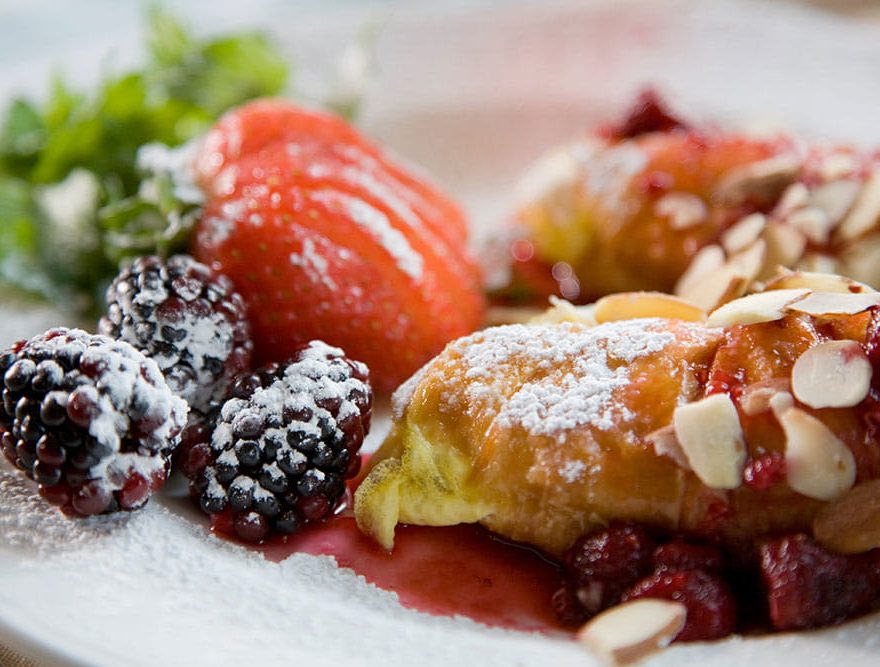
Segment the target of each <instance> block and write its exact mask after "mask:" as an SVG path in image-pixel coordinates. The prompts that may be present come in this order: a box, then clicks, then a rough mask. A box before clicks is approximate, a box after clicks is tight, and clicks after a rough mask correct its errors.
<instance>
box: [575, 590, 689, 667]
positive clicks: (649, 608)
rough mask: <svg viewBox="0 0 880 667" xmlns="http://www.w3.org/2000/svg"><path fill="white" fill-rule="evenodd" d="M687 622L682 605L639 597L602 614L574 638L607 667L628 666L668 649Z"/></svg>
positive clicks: (684, 608)
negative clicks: (615, 666) (609, 666)
mask: <svg viewBox="0 0 880 667" xmlns="http://www.w3.org/2000/svg"><path fill="white" fill-rule="evenodd" d="M686 619H687V607H685V606H684V605H683V604H682V603H681V602H673V601H672V600H660V599H654V598H641V599H638V600H632V601H630V602H624V603H623V604H620V605H617V606H616V607H612V608H611V609H608V610H606V611H604V612H602V613H601V614H599V615H598V616H596V617H594V618H593V619H592V620H590V621H589V622H588V623H587V624H586V625H584V626H583V627H582V628H581V629H580V630H579V631H578V634H577V637H578V640H579V641H580V642H581V643H583V644H585V645H586V646H587V647H589V648H590V649H591V650H592V651H593V652H594V653H596V655H597V656H598V657H599V658H600V659H601V660H603V661H604V662H605V663H606V664H608V665H629V664H631V663H633V662H636V661H638V660H641V659H642V658H644V657H646V656H648V655H650V654H651V653H654V652H655V651H658V650H660V649H662V648H665V647H666V646H668V645H669V643H670V642H671V641H672V640H673V639H675V637H676V636H677V635H678V633H679V632H681V630H682V628H684V623H685V620H686Z"/></svg>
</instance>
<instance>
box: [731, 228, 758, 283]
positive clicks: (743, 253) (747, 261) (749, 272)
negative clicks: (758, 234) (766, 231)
mask: <svg viewBox="0 0 880 667" xmlns="http://www.w3.org/2000/svg"><path fill="white" fill-rule="evenodd" d="M766 257H767V244H766V243H765V242H764V241H763V239H758V240H757V241H755V242H754V243H752V244H751V245H750V246H747V247H746V248H743V249H742V250H740V251H739V252H738V253H736V254H733V255H731V256H730V257H729V258H728V259H727V263H728V265H729V266H731V267H732V268H733V269H735V270H736V271H738V272H739V273H740V275H742V276H743V277H744V278H745V279H746V280H747V281H748V282H749V284H751V283H752V281H753V280H755V278H757V277H758V274H759V273H761V269H762V268H763V267H764V260H765V259H766Z"/></svg>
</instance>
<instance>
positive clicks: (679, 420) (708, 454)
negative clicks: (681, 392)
mask: <svg viewBox="0 0 880 667" xmlns="http://www.w3.org/2000/svg"><path fill="white" fill-rule="evenodd" d="M672 423H673V426H674V427H675V437H676V438H677V439H678V442H679V444H680V445H681V449H682V451H683V452H684V455H685V457H687V460H688V463H689V464H690V467H691V469H692V470H693V471H694V474H695V475H696V476H697V477H699V478H700V481H701V482H703V483H704V484H705V485H706V486H708V487H710V488H712V489H735V488H737V487H739V486H740V484H742V471H743V467H744V466H745V462H746V448H745V443H744V442H743V433H742V427H741V426H740V423H739V415H737V412H736V406H734V404H733V401H732V400H731V399H730V396H728V395H727V394H713V395H711V396H707V397H706V398H704V399H702V400H699V401H696V402H694V403H688V404H686V405H682V406H679V407H677V408H676V409H675V412H674V413H673V414H672Z"/></svg>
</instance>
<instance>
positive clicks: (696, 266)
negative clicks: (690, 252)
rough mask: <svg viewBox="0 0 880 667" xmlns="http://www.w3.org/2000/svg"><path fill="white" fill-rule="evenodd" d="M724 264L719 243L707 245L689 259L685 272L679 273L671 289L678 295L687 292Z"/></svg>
mask: <svg viewBox="0 0 880 667" xmlns="http://www.w3.org/2000/svg"><path fill="white" fill-rule="evenodd" d="M722 266H724V250H723V249H722V248H721V246H719V245H707V246H705V247H704V248H702V249H701V250H700V251H699V252H697V254H696V255H694V256H693V259H691V263H690V264H689V265H688V267H687V269H685V272H684V273H683V274H681V277H680V278H679V279H678V283H676V285H675V289H674V290H673V291H674V292H675V294H677V295H678V296H685V297H686V296H687V294H688V293H689V292H691V291H693V290H695V289H696V288H697V286H698V285H699V284H700V282H701V281H702V279H703V278H704V277H705V276H706V275H708V274H710V273H712V272H713V271H716V270H718V269H720V268H721V267H722Z"/></svg>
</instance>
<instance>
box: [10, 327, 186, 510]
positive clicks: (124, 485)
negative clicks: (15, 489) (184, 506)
mask: <svg viewBox="0 0 880 667" xmlns="http://www.w3.org/2000/svg"><path fill="white" fill-rule="evenodd" d="M0 380H2V384H3V402H2V406H0V431H2V432H3V435H2V444H3V453H4V454H5V455H6V458H7V459H9V461H11V462H12V463H13V464H14V465H15V466H16V467H17V468H19V469H20V470H22V471H23V472H24V473H25V475H27V476H28V477H30V478H31V479H33V480H34V481H36V482H37V484H39V485H40V495H41V496H43V498H45V499H46V500H47V501H48V502H50V503H51V504H53V505H57V506H59V507H60V508H61V509H62V511H63V512H64V513H65V514H68V515H72V516H86V515H91V514H102V513H106V512H114V511H117V510H132V509H136V508H138V507H141V506H142V505H143V504H144V503H146V502H147V500H148V499H149V497H150V494H151V493H152V491H154V490H155V489H157V488H159V487H160V486H161V485H162V484H163V483H164V481H165V478H166V476H167V474H168V469H169V457H170V454H171V452H172V451H173V449H174V448H175V447H176V446H177V444H178V442H179V439H180V432H181V430H182V429H183V426H184V424H185V423H186V415H187V405H186V402H185V401H183V400H182V399H181V398H178V397H177V396H175V395H174V393H173V392H172V391H171V389H170V388H169V387H168V384H167V383H166V382H165V378H164V377H163V376H162V373H161V372H160V371H159V367H158V366H157V365H156V363H155V362H154V361H152V360H151V359H148V358H147V357H146V356H144V355H143V354H142V353H141V352H139V351H138V350H136V349H135V348H133V347H132V346H131V345H129V344H128V343H125V342H122V341H114V340H111V339H110V338H107V337H106V336H100V335H92V334H89V333H86V332H85V331H81V330H79V329H61V328H59V329H51V330H49V331H47V332H46V333H44V334H42V335H39V336H36V337H34V338H31V339H30V340H29V341H26V342H25V341H23V342H21V343H18V344H16V345H15V346H13V347H12V348H10V349H8V350H6V351H4V352H2V353H0Z"/></svg>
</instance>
